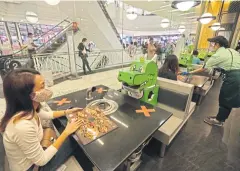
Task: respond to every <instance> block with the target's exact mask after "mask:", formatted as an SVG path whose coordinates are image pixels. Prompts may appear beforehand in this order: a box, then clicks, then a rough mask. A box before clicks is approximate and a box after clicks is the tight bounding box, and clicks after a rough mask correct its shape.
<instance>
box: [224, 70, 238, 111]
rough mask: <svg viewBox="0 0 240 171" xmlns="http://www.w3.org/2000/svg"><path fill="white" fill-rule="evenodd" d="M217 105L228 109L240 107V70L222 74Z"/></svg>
mask: <svg viewBox="0 0 240 171" xmlns="http://www.w3.org/2000/svg"><path fill="white" fill-rule="evenodd" d="M219 103H220V104H224V105H226V106H228V107H230V108H238V107H240V69H239V70H231V71H225V72H224V79H223V85H222V87H221V90H220V94H219Z"/></svg>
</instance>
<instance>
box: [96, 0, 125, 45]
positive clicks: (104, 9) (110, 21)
mask: <svg viewBox="0 0 240 171" xmlns="http://www.w3.org/2000/svg"><path fill="white" fill-rule="evenodd" d="M97 2H98V4H99V6H100V7H101V9H102V11H103V13H104V15H105V17H106V18H107V20H108V22H109V24H110V25H111V27H112V29H113V31H114V32H115V34H116V36H117V38H118V40H119V41H120V43H121V44H122V40H121V37H120V34H119V33H118V31H117V28H116V27H115V25H114V23H113V21H112V19H111V17H110V16H109V14H108V12H107V9H106V6H105V5H106V1H101V0H100V1H97Z"/></svg>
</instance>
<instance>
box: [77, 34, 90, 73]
mask: <svg viewBox="0 0 240 171" xmlns="http://www.w3.org/2000/svg"><path fill="white" fill-rule="evenodd" d="M86 46H87V39H86V38H83V39H82V42H81V43H79V45H78V50H79V56H80V58H81V59H82V63H83V72H84V74H85V75H86V74H87V73H86V66H87V68H88V70H89V72H92V70H91V68H90V66H89V63H88V60H87V57H88V55H87V51H88V52H90V50H89V49H87V48H86Z"/></svg>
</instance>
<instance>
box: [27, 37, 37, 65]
mask: <svg viewBox="0 0 240 171" xmlns="http://www.w3.org/2000/svg"><path fill="white" fill-rule="evenodd" d="M37 47H38V46H37V45H35V44H34V42H33V34H32V33H28V39H27V48H28V56H29V58H30V59H29V60H28V61H27V63H26V68H34V61H33V59H32V55H33V54H35V53H36V50H35V48H37Z"/></svg>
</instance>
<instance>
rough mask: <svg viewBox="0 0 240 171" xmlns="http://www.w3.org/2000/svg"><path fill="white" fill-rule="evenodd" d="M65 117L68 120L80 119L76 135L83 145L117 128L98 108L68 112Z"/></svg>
mask: <svg viewBox="0 0 240 171" xmlns="http://www.w3.org/2000/svg"><path fill="white" fill-rule="evenodd" d="M67 118H68V120H69V121H70V122H71V121H72V120H76V119H77V120H80V121H81V126H80V128H79V129H78V130H77V131H76V135H77V136H78V138H79V140H80V142H81V143H82V144H83V145H86V144H89V143H90V142H92V141H94V140H96V139H98V138H99V137H101V136H103V135H105V134H107V133H109V132H110V131H112V130H114V129H116V128H117V125H116V124H115V123H114V122H112V121H111V120H110V119H109V118H108V117H106V116H105V114H104V113H103V112H102V111H101V110H100V109H99V108H84V109H83V110H81V111H80V112H77V113H75V114H69V115H68V116H67Z"/></svg>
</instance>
